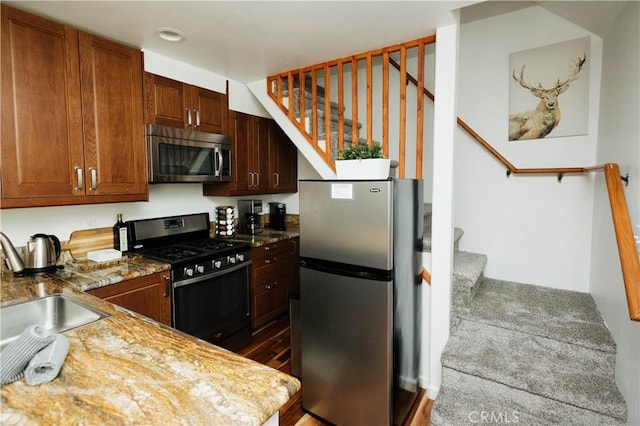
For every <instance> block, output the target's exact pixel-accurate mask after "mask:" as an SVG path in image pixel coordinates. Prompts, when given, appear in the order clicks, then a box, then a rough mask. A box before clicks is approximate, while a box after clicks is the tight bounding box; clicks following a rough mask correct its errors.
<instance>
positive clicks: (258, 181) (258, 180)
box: [255, 172, 260, 187]
mask: <svg viewBox="0 0 640 426" xmlns="http://www.w3.org/2000/svg"><path fill="white" fill-rule="evenodd" d="M259 185H260V173H258V172H256V185H255V186H256V187H257V186H259Z"/></svg>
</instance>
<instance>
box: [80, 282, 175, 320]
mask: <svg viewBox="0 0 640 426" xmlns="http://www.w3.org/2000/svg"><path fill="white" fill-rule="evenodd" d="M170 284H171V279H170V275H169V271H164V272H158V273H155V274H152V275H147V276H144V277H140V278H134V279H132V280H127V281H123V282H120V283H116V284H111V285H108V286H105V287H99V288H96V289H93V290H89V291H88V292H87V293H89V294H92V295H94V296H97V297H99V298H100V299H103V300H106V301H107V302H111V303H113V304H115V305H118V306H122V307H123V308H126V309H129V310H131V311H134V312H136V313H139V314H142V315H144V316H146V317H149V318H151V319H153V320H156V321H158V322H160V323H162V324H166V325H168V326H171V286H170Z"/></svg>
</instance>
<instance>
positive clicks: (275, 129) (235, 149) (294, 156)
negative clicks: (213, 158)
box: [202, 111, 298, 196]
mask: <svg viewBox="0 0 640 426" xmlns="http://www.w3.org/2000/svg"><path fill="white" fill-rule="evenodd" d="M229 123H230V124H229V128H230V130H231V132H230V134H231V140H232V148H231V157H232V159H231V170H232V172H231V182H228V183H222V184H220V183H214V184H204V185H203V187H202V188H203V194H204V195H215V196H234V195H253V194H256V195H257V194H270V193H285V192H296V191H297V190H298V151H297V149H296V147H295V145H293V143H292V142H291V141H290V140H289V138H288V137H287V135H286V134H285V133H284V132H283V131H282V130H281V129H280V127H279V126H278V125H277V124H276V122H275V121H273V120H271V119H268V118H263V117H258V116H255V115H250V114H245V113H242V112H237V111H230V112H229Z"/></svg>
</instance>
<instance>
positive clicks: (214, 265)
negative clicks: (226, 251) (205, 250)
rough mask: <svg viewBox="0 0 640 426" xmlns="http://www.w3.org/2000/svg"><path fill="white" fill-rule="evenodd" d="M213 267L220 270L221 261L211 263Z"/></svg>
mask: <svg viewBox="0 0 640 426" xmlns="http://www.w3.org/2000/svg"><path fill="white" fill-rule="evenodd" d="M213 267H214V268H217V269H220V268H221V267H222V261H221V260H214V261H213Z"/></svg>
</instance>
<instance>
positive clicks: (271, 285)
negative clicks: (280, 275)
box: [264, 281, 278, 290]
mask: <svg viewBox="0 0 640 426" xmlns="http://www.w3.org/2000/svg"><path fill="white" fill-rule="evenodd" d="M277 287H278V281H274V282H273V284H267V285H266V286H264V288H266V289H267V290H273V289H274V288H277Z"/></svg>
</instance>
